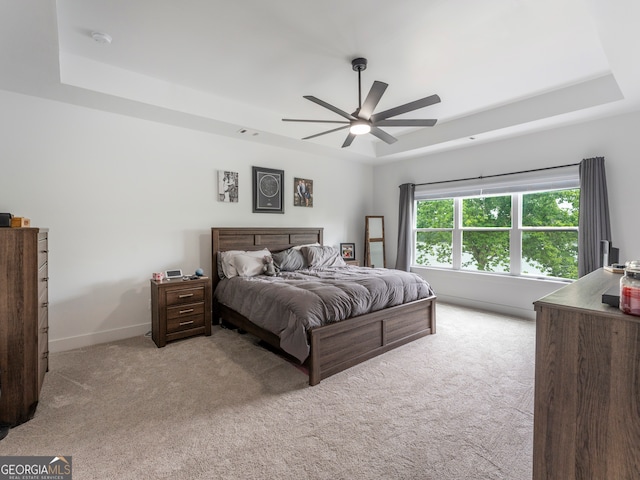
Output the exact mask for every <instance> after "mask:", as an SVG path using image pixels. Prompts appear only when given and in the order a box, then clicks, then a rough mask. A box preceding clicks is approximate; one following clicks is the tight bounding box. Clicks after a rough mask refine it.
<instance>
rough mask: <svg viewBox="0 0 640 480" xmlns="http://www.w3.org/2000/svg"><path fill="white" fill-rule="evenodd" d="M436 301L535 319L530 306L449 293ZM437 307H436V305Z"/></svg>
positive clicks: (533, 311)
mask: <svg viewBox="0 0 640 480" xmlns="http://www.w3.org/2000/svg"><path fill="white" fill-rule="evenodd" d="M438 302H442V303H448V304H451V305H459V306H461V307H467V308H473V309H474V310H484V311H486V312H492V313H499V314H502V315H510V316H513V317H518V318H526V319H527V320H535V319H536V312H535V310H534V309H533V305H532V306H531V310H525V309H524V308H518V307H510V306H508V305H501V304H498V303H491V302H482V301H479V300H471V299H468V298H462V297H455V296H450V295H438ZM436 308H437V307H436Z"/></svg>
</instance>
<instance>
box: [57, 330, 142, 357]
mask: <svg viewBox="0 0 640 480" xmlns="http://www.w3.org/2000/svg"><path fill="white" fill-rule="evenodd" d="M150 330H151V323H141V324H139V325H132V326H130V327H122V328H114V329H113V330H105V331H102V332H95V333H87V334H85V335H78V336H75V337H67V338H58V339H55V340H54V339H49V352H52V353H55V352H65V351H67V350H73V349H75V348H83V347H89V346H91V345H98V344H100V343H107V342H114V341H116V340H123V339H125V338H131V337H137V336H138V335H144V334H145V333H147V332H148V331H150Z"/></svg>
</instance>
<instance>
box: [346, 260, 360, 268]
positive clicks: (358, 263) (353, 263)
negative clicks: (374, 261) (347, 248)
mask: <svg viewBox="0 0 640 480" xmlns="http://www.w3.org/2000/svg"><path fill="white" fill-rule="evenodd" d="M344 263H346V264H347V265H353V266H355V267H358V266H360V262H359V261H358V260H345V261H344Z"/></svg>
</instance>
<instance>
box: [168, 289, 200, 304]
mask: <svg viewBox="0 0 640 480" xmlns="http://www.w3.org/2000/svg"><path fill="white" fill-rule="evenodd" d="M203 300H204V287H193V288H182V289H180V290H167V306H170V305H180V304H182V303H195V302H202V301H203Z"/></svg>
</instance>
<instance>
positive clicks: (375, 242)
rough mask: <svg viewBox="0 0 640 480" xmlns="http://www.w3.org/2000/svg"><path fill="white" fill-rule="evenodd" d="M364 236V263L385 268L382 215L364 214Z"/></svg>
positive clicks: (368, 265)
mask: <svg viewBox="0 0 640 480" xmlns="http://www.w3.org/2000/svg"><path fill="white" fill-rule="evenodd" d="M364 218H365V230H364V231H365V238H364V265H365V266H366V267H382V268H386V266H387V262H386V257H385V254H384V217H383V216H374V215H371V216H366V217H364Z"/></svg>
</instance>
